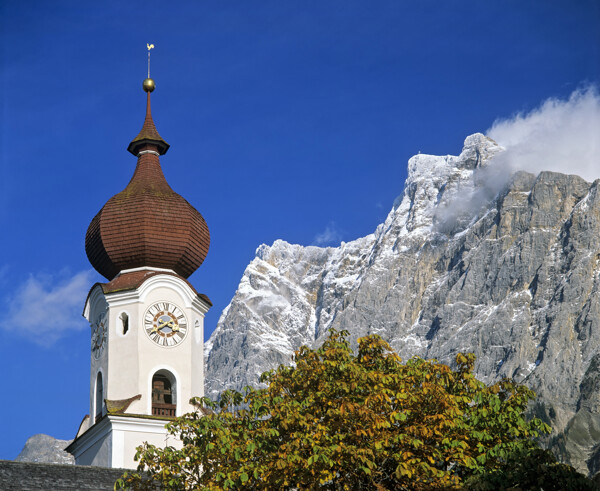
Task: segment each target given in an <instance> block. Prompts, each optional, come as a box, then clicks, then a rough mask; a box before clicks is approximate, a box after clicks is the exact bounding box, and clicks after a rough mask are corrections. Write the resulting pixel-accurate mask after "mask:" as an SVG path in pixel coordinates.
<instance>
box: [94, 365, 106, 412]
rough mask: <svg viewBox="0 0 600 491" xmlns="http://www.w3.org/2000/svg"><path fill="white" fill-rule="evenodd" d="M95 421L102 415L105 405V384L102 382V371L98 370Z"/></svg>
mask: <svg viewBox="0 0 600 491" xmlns="http://www.w3.org/2000/svg"><path fill="white" fill-rule="evenodd" d="M94 407H95V412H96V416H95V422H97V421H98V420H99V419H100V418H101V417H102V408H103V407H104V385H103V384H102V372H98V376H97V377H96V397H95V400H94Z"/></svg>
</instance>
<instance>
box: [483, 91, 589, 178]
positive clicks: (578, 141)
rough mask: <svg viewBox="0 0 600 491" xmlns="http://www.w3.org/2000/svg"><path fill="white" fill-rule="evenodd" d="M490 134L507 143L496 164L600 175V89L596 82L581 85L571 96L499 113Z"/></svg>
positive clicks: (516, 168) (488, 132)
mask: <svg viewBox="0 0 600 491" xmlns="http://www.w3.org/2000/svg"><path fill="white" fill-rule="evenodd" d="M487 135H488V136H489V137H490V138H492V139H494V140H495V141H496V142H498V143H499V144H500V145H502V146H503V147H505V148H506V151H505V152H503V153H501V154H500V155H498V156H497V157H495V158H494V165H495V166H498V165H500V166H505V167H506V168H507V170H510V171H516V170H524V171H527V172H531V173H534V174H538V173H539V172H540V171H543V170H547V171H555V172H562V173H565V174H577V175H579V176H581V177H583V178H584V179H586V180H588V181H593V180H595V179H597V178H600V95H599V94H598V90H597V88H596V87H587V88H585V89H580V90H576V91H575V92H573V93H572V94H571V96H570V97H569V98H568V99H567V100H560V99H555V98H551V99H547V100H546V101H545V102H544V103H543V104H541V106H539V107H538V108H536V109H534V110H532V111H530V112H528V113H519V114H517V115H515V116H513V117H512V118H508V119H499V120H496V121H495V122H494V124H493V125H492V127H491V128H490V129H489V130H488V131H487Z"/></svg>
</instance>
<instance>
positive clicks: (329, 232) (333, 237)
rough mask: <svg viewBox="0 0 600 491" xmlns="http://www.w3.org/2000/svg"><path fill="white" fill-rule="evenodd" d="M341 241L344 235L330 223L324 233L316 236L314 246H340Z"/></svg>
mask: <svg viewBox="0 0 600 491" xmlns="http://www.w3.org/2000/svg"><path fill="white" fill-rule="evenodd" d="M341 241H342V233H341V232H340V231H339V230H338V229H337V227H336V225H335V223H334V222H330V223H329V225H327V227H326V228H325V230H324V231H323V232H321V233H320V234H317V235H316V236H315V238H314V240H313V245H317V246H327V245H338V244H339V243H340V242H341Z"/></svg>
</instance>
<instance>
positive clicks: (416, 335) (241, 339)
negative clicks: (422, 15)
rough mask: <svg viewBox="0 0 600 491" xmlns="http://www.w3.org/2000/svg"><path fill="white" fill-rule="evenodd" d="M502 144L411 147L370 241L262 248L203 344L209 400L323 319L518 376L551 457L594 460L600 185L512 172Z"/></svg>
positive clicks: (410, 349)
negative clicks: (446, 151)
mask: <svg viewBox="0 0 600 491" xmlns="http://www.w3.org/2000/svg"><path fill="white" fill-rule="evenodd" d="M502 151H503V149H502V148H501V147H500V146H499V145H497V144H496V143H495V142H494V141H493V140H491V139H489V138H487V137H486V136H484V135H482V134H475V135H471V136H469V137H468V138H467V139H466V140H465V144H464V148H463V149H462V151H461V153H460V154H459V155H458V156H452V155H447V156H434V155H424V154H419V155H416V156H414V157H412V158H411V159H410V160H409V163H408V178H407V180H406V183H405V186H404V190H403V192H402V194H401V195H400V196H399V198H398V199H397V200H396V201H395V203H394V206H393V207H392V209H391V211H390V213H389V214H388V216H387V218H386V220H385V221H384V223H382V224H380V225H379V226H378V227H377V229H376V230H375V231H374V233H373V234H370V235H368V236H366V237H362V238H359V239H356V240H354V241H351V242H347V243H342V244H341V245H340V246H339V247H330V248H319V247H312V246H311V247H303V246H300V245H292V244H288V243H287V242H284V241H276V242H275V243H274V244H273V245H272V246H267V245H262V246H260V247H259V248H258V250H257V254H256V257H255V258H254V259H253V260H252V262H251V263H250V264H249V265H248V267H247V268H246V270H245V272H244V275H243V277H242V279H241V281H240V285H239V287H238V290H237V292H236V294H235V296H234V297H233V299H232V301H231V303H230V304H229V306H228V307H227V308H226V309H225V311H224V312H223V314H222V316H221V319H220V320H219V323H218V325H217V328H216V329H215V331H214V333H213V335H212V336H211V339H210V341H209V342H208V343H207V345H206V354H207V357H206V359H207V367H206V377H207V378H206V385H207V386H206V389H207V395H209V396H212V397H216V396H217V395H218V393H219V392H220V391H222V390H223V389H226V388H241V387H243V386H244V385H248V384H250V385H256V383H257V380H258V377H259V375H260V374H261V373H262V372H264V371H265V370H268V369H271V368H274V367H276V366H277V365H279V364H281V363H290V362H291V356H292V354H293V351H294V350H295V349H296V348H298V347H299V346H300V345H302V344H308V345H318V344H320V343H321V342H322V340H323V338H324V337H325V336H326V335H327V331H328V329H329V328H331V327H334V328H336V329H338V330H340V329H345V330H348V331H349V332H350V333H351V339H352V340H356V338H358V337H360V336H364V335H367V334H371V333H376V334H379V335H381V336H382V337H383V338H384V339H386V340H387V341H388V342H389V343H390V344H391V345H392V347H393V348H394V349H396V350H397V351H398V353H399V354H400V355H401V356H402V357H403V358H405V359H406V358H410V357H411V356H422V357H426V358H437V359H439V360H440V361H443V362H446V363H452V360H453V358H454V356H455V355H456V354H457V353H458V352H460V351H462V352H473V353H475V354H476V355H477V364H476V372H477V375H478V377H480V378H481V379H482V380H485V381H487V382H493V381H495V380H498V379H500V378H502V377H513V378H515V379H517V381H519V382H523V383H526V384H527V385H529V386H530V387H531V388H532V389H534V390H535V391H536V392H537V393H538V396H539V399H538V403H537V405H536V407H535V411H536V412H537V414H538V415H539V416H540V417H542V418H544V419H545V420H546V421H547V422H548V423H550V424H551V425H552V427H553V428H554V429H555V434H554V437H553V440H552V442H553V445H555V448H556V449H557V451H559V452H560V453H561V456H562V458H563V459H564V460H565V461H567V462H570V463H572V464H574V465H575V466H577V467H578V468H579V469H580V470H582V471H585V472H590V473H593V472H596V471H597V470H599V469H600V450H599V449H598V448H597V442H598V441H599V438H600V434H599V433H598V432H596V431H595V430H594V428H600V397H596V396H595V395H594V394H595V392H594V391H595V388H596V386H597V385H598V380H600V369H599V368H598V367H599V366H600V363H599V362H598V359H600V242H599V241H598V237H599V236H600V196H599V195H598V188H597V185H598V182H600V181H596V182H595V183H592V184H591V183H588V182H586V181H585V180H583V179H581V178H580V177H577V176H568V175H564V174H558V173H553V172H542V173H540V174H539V175H537V176H536V175H533V174H528V173H525V172H518V173H516V174H511V173H510V172H509V169H507V168H506V167H505V166H504V165H501V164H502V159H498V160H495V159H496V158H497V157H498V156H500V155H503V153H502ZM517 164H518V163H517ZM596 392H597V391H596Z"/></svg>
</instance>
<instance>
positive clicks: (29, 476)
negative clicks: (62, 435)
mask: <svg viewBox="0 0 600 491" xmlns="http://www.w3.org/2000/svg"><path fill="white" fill-rule="evenodd" d="M124 472H131V471H127V470H126V469H108V468H105V467H92V466H86V465H64V464H43V463H39V462H13V461H9V460H0V489H2V490H3V491H17V490H18V491H38V490H39V491H47V490H49V489H52V490H53V491H74V490H81V491H85V490H93V491H103V490H106V491H112V490H113V488H114V484H115V481H116V480H117V479H119V477H121V476H122V475H123V473H124Z"/></svg>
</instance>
